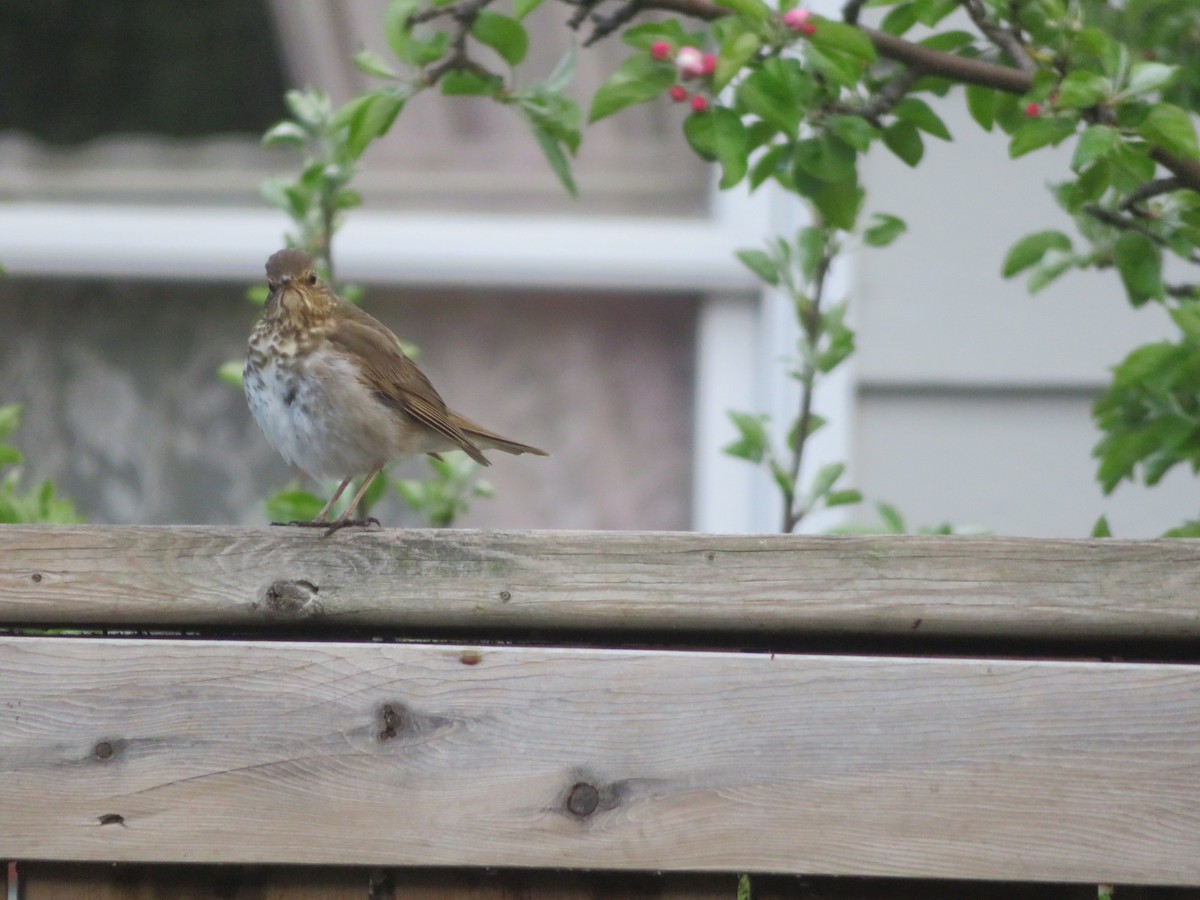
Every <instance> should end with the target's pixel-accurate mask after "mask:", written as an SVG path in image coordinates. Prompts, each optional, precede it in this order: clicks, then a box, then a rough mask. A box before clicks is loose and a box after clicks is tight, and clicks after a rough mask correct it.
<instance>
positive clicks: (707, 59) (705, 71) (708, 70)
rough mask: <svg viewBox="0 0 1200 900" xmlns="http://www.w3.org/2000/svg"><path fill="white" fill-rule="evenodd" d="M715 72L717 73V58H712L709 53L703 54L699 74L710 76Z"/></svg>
mask: <svg viewBox="0 0 1200 900" xmlns="http://www.w3.org/2000/svg"><path fill="white" fill-rule="evenodd" d="M715 71H717V58H716V57H715V56H713V55H712V54H711V53H705V54H704V62H703V63H702V64H701V67H700V74H701V75H711V74H712V73H713V72H715Z"/></svg>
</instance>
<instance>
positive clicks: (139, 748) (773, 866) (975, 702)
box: [0, 637, 1200, 884]
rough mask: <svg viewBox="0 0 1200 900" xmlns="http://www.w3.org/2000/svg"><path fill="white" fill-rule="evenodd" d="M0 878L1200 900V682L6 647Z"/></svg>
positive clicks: (514, 657)
mask: <svg viewBox="0 0 1200 900" xmlns="http://www.w3.org/2000/svg"><path fill="white" fill-rule="evenodd" d="M0 784H2V785H3V790H2V791H0V858H3V857H10V858H34V859H76V860H112V861H134V860H143V861H167V860H170V861H179V862H207V861H222V862H227V863H239V862H240V863H265V862H275V863H308V864H321V863H341V864H363V865H400V866H406V865H419V866H430V865H434V866H517V867H546V868H558V867H566V868H602V869H633V870H646V871H656V870H668V871H685V870H697V871H725V872H737V871H747V870H750V871H771V872H795V873H809V874H822V873H824V874H839V873H843V874H856V875H878V876H906V877H947V878H983V879H989V878H994V879H1022V880H1038V881H1079V882H1083V881H1090V882H1091V883H1093V884H1094V883H1096V882H1118V883H1151V884H1200V805H1198V804H1197V802H1196V798H1197V797H1200V666H1190V665H1179V664H1176V665H1167V664H1114V663H1107V664H1106V663H1082V662H1027V661H994V660H992V661H989V660H933V659H891V658H870V657H845V658H839V657H822V656H785V655H777V656H772V655H770V654H740V653H714V652H707V653H706V652H687V653H681V652H668V651H621V650H578V649H539V648H517V647H498V648H497V647H483V648H481V647H468V646H454V647H451V646H445V645H436V646H435V645H427V644H426V645H407V644H347V643H336V642H322V643H304V642H283V641H274V642H268V641H257V642H251V641H244V642H237V641H225V642H216V641H185V640H175V639H172V640H159V641H152V640H136V639H128V640H120V639H110V638H94V639H78V638H54V637H43V638H20V637H8V638H0Z"/></svg>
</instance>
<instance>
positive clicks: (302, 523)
mask: <svg viewBox="0 0 1200 900" xmlns="http://www.w3.org/2000/svg"><path fill="white" fill-rule="evenodd" d="M350 481H351V479H350V478H347V479H346V480H345V481H343V482H342V483H341V484H339V485H338V489H337V490H336V491H334V492H333V496H332V497H330V498H329V502H328V503H326V504H325V506H324V507H323V508H322V509H321V511H320V512H319V513H317V517H316V518H315V519H313V520H312V521H311V522H310V521H308V520H306V519H293V520H292V521H290V522H272V523H271V524H272V525H296V526H298V527H300V528H324V527H325V517H326V516H328V515H329V511H330V510H331V509H333V504H335V503H337V502H338V497H340V496H342V492H343V491H345V490H346V486H347V485H349V484H350Z"/></svg>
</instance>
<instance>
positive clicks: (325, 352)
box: [243, 249, 548, 530]
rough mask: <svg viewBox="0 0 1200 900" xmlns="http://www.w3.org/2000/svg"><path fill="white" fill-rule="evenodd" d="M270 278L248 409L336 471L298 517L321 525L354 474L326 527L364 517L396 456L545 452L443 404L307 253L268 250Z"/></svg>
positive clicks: (295, 457)
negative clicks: (329, 490)
mask: <svg viewBox="0 0 1200 900" xmlns="http://www.w3.org/2000/svg"><path fill="white" fill-rule="evenodd" d="M267 283H268V285H269V287H270V289H271V294H270V297H269V298H268V300H267V304H266V307H265V308H264V310H263V315H262V318H260V319H259V321H258V323H257V324H256V325H255V326H254V330H253V331H252V332H251V334H250V343H249V347H248V350H247V355H246V368H245V372H244V379H243V382H244V385H245V390H246V400H247V402H248V403H249V405H250V411H251V412H252V413H253V414H254V418H255V420H256V421H257V422H258V424H259V427H261V428H262V430H263V433H264V434H265V435H266V436H267V439H268V440H269V441H270V442H271V444H272V445H273V446H274V447H275V449H277V450H278V451H279V452H280V453H281V454H282V455H283V457H284V458H285V459H286V460H287V461H288V462H290V463H291V464H293V465H295V466H297V467H299V468H300V469H302V470H303V471H305V472H307V473H308V474H309V475H312V476H314V477H320V478H341V479H343V480H342V482H341V485H340V487H339V488H338V489H337V491H336V492H335V493H334V495H333V497H332V498H331V499H330V501H329V503H327V504H326V505H325V508H324V509H323V510H321V512H320V514H318V516H317V518H316V519H314V520H313V522H312V523H296V524H315V525H324V524H325V519H326V516H327V515H328V513H329V510H330V509H332V507H333V504H334V503H336V502H337V499H338V497H340V496H341V494H342V492H343V491H344V490H345V489H346V486H347V485H348V484H349V483H350V481H351V480H352V479H353V478H355V477H357V476H360V475H364V476H366V479H365V480H364V482H363V485H362V487H361V488H360V489H359V491H358V494H357V495H356V496H355V498H354V500H353V501H352V502H351V504H350V507H349V509H347V511H346V513H345V514H344V515H343V516H342V517H341V518H340V519H339V520H338V521H337V522H335V523H333V525H332V527H331V530H333V529H336V528H338V527H341V526H343V525H346V524H365V523H363V522H361V521H360V520H355V519H353V518H352V517H353V514H354V510H355V509H356V508H357V506H358V503H359V501H360V500H361V499H362V496H363V494H364V493H365V492H366V489H367V486H368V485H369V484H370V482H371V480H373V479H374V478H375V476H376V475H378V474H379V472H380V471H381V470H382V469H383V467H384V466H386V465H387V464H388V463H390V462H392V461H393V460H395V459H397V458H399V457H402V456H407V455H412V454H417V453H428V454H430V455H431V456H438V454H439V453H441V452H442V451H446V450H462V451H463V452H465V453H466V454H467V455H469V456H470V457H471V458H472V459H474V460H475V461H476V462H478V463H479V464H480V465H484V466H486V465H490V463H489V461H488V459H487V457H486V456H484V455H483V450H486V449H496V450H503V451H504V452H506V453H513V454H521V453H533V454H536V455H538V456H547V455H548V454H547V453H546V451H544V450H539V449H538V448H537V447H531V446H529V445H528V444H522V443H519V442H517V441H514V440H511V439H509V438H506V437H503V436H502V435H499V434H496V433H495V432H492V431H489V430H488V429H486V428H484V427H483V426H481V425H478V424H477V423H475V422H472V421H471V420H470V419H468V418H466V417H465V416H462V415H459V414H458V413H456V412H453V411H452V410H450V409H449V408H448V407H447V406H446V404H445V402H444V401H443V400H442V398H441V396H440V395H439V394H438V392H437V391H436V390H435V389H434V387H433V385H432V384H431V383H430V381H429V379H428V378H426V377H425V374H424V373H423V372H422V371H421V370H420V369H418V368H417V366H416V363H414V362H413V361H412V360H411V359H409V358H408V357H407V356H406V355H405V354H404V351H403V350H401V349H400V342H399V340H397V338H396V336H395V335H394V334H393V333H392V332H391V331H390V330H389V329H388V328H387V326H385V325H384V324H383V323H382V322H380V321H379V320H377V319H375V318H374V317H372V316H371V315H369V314H367V313H365V312H363V311H362V310H361V309H359V308H358V307H357V306H353V305H352V304H349V303H346V302H345V301H344V300H342V299H341V298H340V297H338V296H337V295H336V294H335V293H334V292H333V291H332V290H330V288H329V287H328V286H327V285H326V284H325V283H324V282H322V281H321V280H320V279H319V278H318V277H317V275H316V272H315V271H314V269H313V261H312V257H310V256H309V255H308V254H307V253H305V252H303V251H301V250H295V249H288V250H280V251H279V252H278V253H275V254H274V255H272V256H271V258H270V259H269V260H267Z"/></svg>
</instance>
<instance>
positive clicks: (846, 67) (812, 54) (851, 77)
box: [718, 47, 866, 89]
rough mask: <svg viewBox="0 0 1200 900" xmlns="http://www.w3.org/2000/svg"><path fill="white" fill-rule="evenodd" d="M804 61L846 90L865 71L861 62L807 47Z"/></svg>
mask: <svg viewBox="0 0 1200 900" xmlns="http://www.w3.org/2000/svg"><path fill="white" fill-rule="evenodd" d="M804 59H805V61H806V62H807V63H808V65H809V67H810V68H811V69H812V70H813V71H814V72H816V73H817V74H818V75H820V76H821V77H823V78H825V79H826V80H827V81H831V82H833V83H834V84H835V85H839V86H841V87H844V88H847V89H854V88H855V87H856V86H857V85H858V82H859V79H860V78H862V76H863V73H864V71H865V70H866V64H865V63H863V61H862V60H860V59H858V58H856V57H853V56H850V55H849V54H846V53H839V52H838V51H836V50H819V49H818V48H816V47H809V48H808V50H807V52H806V53H805V54H804ZM718 68H719V65H718Z"/></svg>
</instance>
